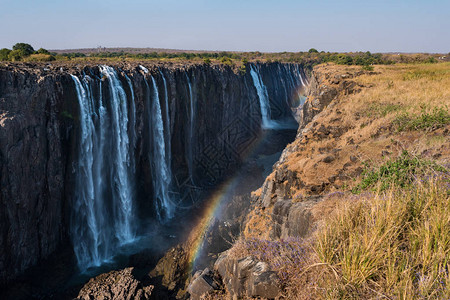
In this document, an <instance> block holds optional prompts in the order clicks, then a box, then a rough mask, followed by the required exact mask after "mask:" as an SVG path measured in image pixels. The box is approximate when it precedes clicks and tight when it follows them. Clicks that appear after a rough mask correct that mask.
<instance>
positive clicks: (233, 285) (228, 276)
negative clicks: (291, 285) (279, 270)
mask: <svg viewBox="0 0 450 300" xmlns="http://www.w3.org/2000/svg"><path fill="white" fill-rule="evenodd" d="M214 269H215V271H216V272H217V273H218V274H220V276H221V278H222V281H223V283H224V285H225V288H226V289H227V291H228V292H229V294H230V295H231V296H232V297H238V298H239V297H246V296H247V297H261V298H264V299H273V298H275V297H277V296H278V295H279V293H280V291H281V289H280V283H279V279H278V276H277V275H276V273H275V272H273V271H271V270H270V267H269V265H268V264H267V263H265V262H262V261H257V260H256V259H255V258H253V257H251V256H249V257H246V258H243V259H233V258H230V257H228V254H227V252H224V253H222V254H221V255H220V256H219V258H218V259H217V261H216V263H215V264H214Z"/></svg>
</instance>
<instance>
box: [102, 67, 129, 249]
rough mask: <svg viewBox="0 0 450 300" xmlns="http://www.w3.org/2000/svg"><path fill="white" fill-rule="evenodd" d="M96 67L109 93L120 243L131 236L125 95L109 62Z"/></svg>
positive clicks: (113, 175)
mask: <svg viewBox="0 0 450 300" xmlns="http://www.w3.org/2000/svg"><path fill="white" fill-rule="evenodd" d="M100 71H101V72H102V74H103V75H104V76H106V78H107V79H108V82H109V91H110V95H111V98H110V100H111V103H110V105H111V123H112V124H111V125H112V126H111V130H112V140H113V141H112V149H109V150H111V151H113V153H112V154H113V161H112V163H113V169H112V174H111V178H112V180H113V183H112V184H113V189H112V191H113V198H114V200H116V201H115V204H116V205H113V211H114V214H115V216H114V221H115V222H114V228H115V235H116V238H117V239H118V241H119V243H120V244H125V243H129V242H131V241H132V240H133V239H134V229H133V213H134V212H133V195H132V188H131V182H130V174H129V173H130V172H129V171H130V169H131V168H132V166H131V155H130V151H129V149H130V147H129V138H128V130H127V129H128V108H127V97H126V94H125V91H124V89H123V87H122V84H121V82H120V80H119V78H118V76H117V73H116V71H115V70H114V69H113V68H112V67H109V66H100Z"/></svg>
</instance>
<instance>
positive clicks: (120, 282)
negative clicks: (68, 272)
mask: <svg viewBox="0 0 450 300" xmlns="http://www.w3.org/2000/svg"><path fill="white" fill-rule="evenodd" d="M132 273H133V268H126V269H123V270H120V271H111V272H109V273H105V274H101V275H99V276H97V277H95V278H92V279H91V280H89V282H88V283H86V284H85V285H84V286H83V288H82V289H81V291H80V293H79V294H78V297H77V298H76V299H80V300H81V299H82V300H91V299H104V300H109V299H111V300H115V299H117V300H119V299H120V300H122V299H127V300H144V299H150V296H151V295H152V291H153V286H152V285H149V286H144V285H143V284H142V283H141V282H140V281H138V280H137V279H136V278H135V277H134V276H133V274H132Z"/></svg>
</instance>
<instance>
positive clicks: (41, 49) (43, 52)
mask: <svg viewBox="0 0 450 300" xmlns="http://www.w3.org/2000/svg"><path fill="white" fill-rule="evenodd" d="M36 52H37V54H50V52H48V50H47V49H44V48H40V49H39V50H38V51H36Z"/></svg>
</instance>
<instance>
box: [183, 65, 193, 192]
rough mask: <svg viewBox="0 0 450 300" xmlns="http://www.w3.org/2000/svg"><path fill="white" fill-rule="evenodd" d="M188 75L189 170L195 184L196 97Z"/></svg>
mask: <svg viewBox="0 0 450 300" xmlns="http://www.w3.org/2000/svg"><path fill="white" fill-rule="evenodd" d="M185 74H186V79H187V82H188V87H189V105H190V121H189V146H188V169H189V177H190V179H191V182H192V183H194V175H193V172H194V166H193V164H194V162H193V153H192V152H193V150H194V145H193V144H194V120H195V118H194V114H195V110H194V95H193V92H192V85H191V80H190V79H189V76H188V75H187V73H185Z"/></svg>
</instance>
